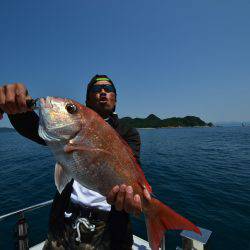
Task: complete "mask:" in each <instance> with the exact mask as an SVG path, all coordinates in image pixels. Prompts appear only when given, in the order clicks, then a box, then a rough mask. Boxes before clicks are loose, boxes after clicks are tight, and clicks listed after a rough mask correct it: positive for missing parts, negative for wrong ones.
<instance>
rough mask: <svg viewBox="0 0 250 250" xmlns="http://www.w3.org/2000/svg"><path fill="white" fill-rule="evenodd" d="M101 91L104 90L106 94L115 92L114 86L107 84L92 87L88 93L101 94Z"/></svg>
mask: <svg viewBox="0 0 250 250" xmlns="http://www.w3.org/2000/svg"><path fill="white" fill-rule="evenodd" d="M102 89H104V90H105V91H106V92H107V93H110V92H115V88H114V86H113V85H108V84H102V85H94V86H93V87H92V88H91V90H90V91H91V92H93V93H98V92H101V90H102Z"/></svg>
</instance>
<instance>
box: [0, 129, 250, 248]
mask: <svg viewBox="0 0 250 250" xmlns="http://www.w3.org/2000/svg"><path fill="white" fill-rule="evenodd" d="M139 132H140V136H141V142H142V146H141V166H142V169H143V171H144V172H145V175H146V177H147V179H148V181H149V183H150V185H151V186H152V188H153V192H154V195H155V196H156V197H157V198H158V199H160V200H161V201H162V202H164V203H165V204H167V205H168V206H170V207H171V208H173V209H174V210H175V211H177V212H178V213H180V214H181V215H183V216H184V217H186V218H188V219H189V220H191V221H192V222H194V223H195V224H196V225H198V226H199V227H202V228H205V229H208V230H210V231H212V234H211V237H210V239H209V240H208V243H207V244H208V246H209V249H212V250H213V249H214V250H215V249H218V250H239V249H242V250H249V249H250V127H249V126H246V127H239V126H238V127H237V126H234V127H213V128H165V129H139ZM0 145H1V146H0V178H1V181H0V190H1V192H0V215H3V214H6V213H9V212H12V211H15V210H18V209H21V208H24V207H28V206H31V205H34V204H37V203H40V202H44V201H47V200H50V199H53V196H54V194H55V185H54V177H53V174H54V164H55V160H54V158H53V156H52V154H51V152H50V150H49V149H48V148H47V147H45V146H41V145H38V144H36V143H34V142H32V141H30V140H28V139H26V138H24V137H22V136H20V135H19V134H18V133H16V132H4V133H0ZM49 209H50V207H49V206H48V207H45V208H42V209H38V210H34V211H31V212H28V213H26V214H25V216H26V219H27V221H28V224H29V244H30V246H32V245H34V244H37V243H39V242H41V241H43V240H44V239H45V238H46V233H47V225H48V216H49ZM17 219H18V217H15V216H13V217H11V218H8V219H6V220H4V221H0V249H1V250H2V249H4V250H5V249H7V250H8V249H14V247H15V244H16V243H15V240H14V238H15V237H14V236H15V229H14V228H15V225H16V222H17ZM132 220H133V230H134V234H136V235H138V236H139V237H142V238H144V239H147V235H146V228H145V223H144V220H143V216H141V217H140V218H139V219H135V218H133V219H132ZM177 246H180V247H181V237H180V231H168V232H167V233H166V249H173V250H174V249H176V247H177Z"/></svg>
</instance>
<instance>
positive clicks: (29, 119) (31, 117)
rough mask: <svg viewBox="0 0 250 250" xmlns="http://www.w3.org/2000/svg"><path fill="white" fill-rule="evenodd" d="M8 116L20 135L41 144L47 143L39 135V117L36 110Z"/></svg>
mask: <svg viewBox="0 0 250 250" xmlns="http://www.w3.org/2000/svg"><path fill="white" fill-rule="evenodd" d="M8 116H9V120H10V122H11V124H12V126H13V127H14V128H15V129H16V131H17V132H18V133H19V134H20V135H22V136H24V137H26V138H28V139H30V140H32V141H34V142H37V143H39V144H41V145H46V143H45V141H44V140H43V139H42V138H41V137H40V136H39V135H38V127H39V117H38V115H37V114H36V113H35V112H34V111H31V112H26V113H22V114H15V115H8Z"/></svg>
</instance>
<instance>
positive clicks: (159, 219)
mask: <svg viewBox="0 0 250 250" xmlns="http://www.w3.org/2000/svg"><path fill="white" fill-rule="evenodd" d="M143 207H144V211H145V217H146V225H147V233H148V239H149V244H150V247H151V248H152V250H158V249H159V247H160V244H161V240H162V238H163V236H164V233H165V231H166V230H191V231H194V232H196V233H198V234H201V232H200V230H199V228H198V227H196V226H195V225H194V224H193V223H192V222H190V221H189V220H187V219H185V218H184V217H182V216H181V215H179V214H177V213H176V212H175V211H174V210H172V209H171V208H170V207H168V206H166V205H165V204H163V203H162V202H160V201H159V200H157V199H154V198H151V200H150V201H146V204H144V205H143Z"/></svg>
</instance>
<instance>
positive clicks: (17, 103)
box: [0, 83, 31, 120]
mask: <svg viewBox="0 0 250 250" xmlns="http://www.w3.org/2000/svg"><path fill="white" fill-rule="evenodd" d="M27 99H31V97H30V96H28V90H27V88H26V87H25V85H24V84H22V83H13V84H7V85H4V86H1V87H0V109H1V110H2V111H3V112H5V113H7V114H11V115H13V114H18V113H25V112H27V111H31V109H29V108H28V107H27V105H26V100H27ZM2 118H3V115H2V114H1V113H0V120H1V119H2Z"/></svg>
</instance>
